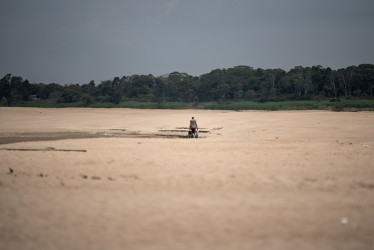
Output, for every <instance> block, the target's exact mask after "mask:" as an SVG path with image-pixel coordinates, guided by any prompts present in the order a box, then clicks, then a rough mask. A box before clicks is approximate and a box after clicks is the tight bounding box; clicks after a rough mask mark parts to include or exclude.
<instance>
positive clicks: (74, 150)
mask: <svg viewBox="0 0 374 250" xmlns="http://www.w3.org/2000/svg"><path fill="white" fill-rule="evenodd" d="M0 150H8V151H59V152H83V153H85V152H87V150H85V149H57V148H53V147H48V148H0Z"/></svg>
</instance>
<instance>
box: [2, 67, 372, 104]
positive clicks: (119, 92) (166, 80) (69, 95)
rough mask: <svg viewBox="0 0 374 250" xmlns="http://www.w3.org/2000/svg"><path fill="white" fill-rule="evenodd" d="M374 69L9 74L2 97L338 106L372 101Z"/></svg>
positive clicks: (12, 101) (12, 99)
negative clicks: (108, 76)
mask: <svg viewBox="0 0 374 250" xmlns="http://www.w3.org/2000/svg"><path fill="white" fill-rule="evenodd" d="M373 97H374V65H373V64H361V65H358V66H350V67H347V68H342V69H338V70H332V69H331V68H329V67H327V68H324V67H322V66H313V67H302V66H297V67H294V68H293V69H291V70H289V71H288V72H286V71H284V70H282V69H261V68H257V69H254V68H252V67H249V66H236V67H233V68H228V69H215V70H213V71H211V72H210V73H206V74H203V75H201V76H198V77H197V76H192V75H189V74H187V73H180V72H173V73H171V74H168V75H163V76H158V77H155V76H153V75H151V74H149V75H132V76H123V77H121V78H120V77H114V78H113V80H105V81H101V82H100V84H98V85H96V84H95V82H94V81H90V82H89V83H85V84H68V85H61V84H57V83H49V84H44V83H30V82H29V81H28V80H24V79H23V78H22V77H21V76H12V75H11V74H6V75H5V76H4V77H3V78H1V80H0V98H2V101H3V103H6V104H7V105H9V106H11V105H13V104H16V103H20V102H27V101H31V100H34V101H35V100H48V101H51V102H61V103H73V102H83V103H84V104H85V105H87V106H89V105H90V104H93V103H97V102H112V103H120V102H124V101H127V100H136V101H139V102H195V103H198V102H209V101H218V102H220V101H231V100H235V101H236V100H237V101H240V100H251V101H257V102H267V101H290V100H326V99H330V100H333V101H338V100H339V99H340V98H347V99H348V98H352V99H373Z"/></svg>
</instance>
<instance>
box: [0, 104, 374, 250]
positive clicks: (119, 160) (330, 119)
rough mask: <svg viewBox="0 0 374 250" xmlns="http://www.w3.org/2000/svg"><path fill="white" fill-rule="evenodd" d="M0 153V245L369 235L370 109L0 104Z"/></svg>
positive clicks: (259, 245)
mask: <svg viewBox="0 0 374 250" xmlns="http://www.w3.org/2000/svg"><path fill="white" fill-rule="evenodd" d="M191 116H195V118H196V119H197V122H198V125H199V127H200V131H201V132H200V134H199V135H200V138H199V139H188V138H185V137H186V135H187V132H186V131H185V129H186V127H187V126H188V124H189V119H190V118H191ZM0 159H1V161H0V249H4V250H5V249H7V250H11V249H152V250H159V249H186V250H187V249H188V250H191V249H298V250H299V249H311V250H312V249H313V250H314V249H339V250H341V249H373V246H374V112H356V113H343V112H342V113H335V112H325V111H305V112H304V111H297V112H296V111H290V112H255V111H250V112H231V111H204V110H134V109H79V108H77V109H38V108H0Z"/></svg>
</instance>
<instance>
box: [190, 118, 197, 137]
mask: <svg viewBox="0 0 374 250" xmlns="http://www.w3.org/2000/svg"><path fill="white" fill-rule="evenodd" d="M190 130H191V131H192V134H193V137H194V138H195V137H196V131H197V130H198V127H197V122H196V120H195V118H194V117H192V119H191V120H190Z"/></svg>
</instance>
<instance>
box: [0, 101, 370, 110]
mask: <svg viewBox="0 0 374 250" xmlns="http://www.w3.org/2000/svg"><path fill="white" fill-rule="evenodd" d="M1 106H2V107H6V105H5V103H3V104H2V105H1ZM12 107H37V108H72V107H79V108H82V107H87V108H136V109H206V110H237V111H239V110H265V111H266V110H267V111H277V110H329V111H347V112H357V111H374V100H348V99H346V100H339V101H331V100H330V101H328V100H324V101H280V102H252V101H221V102H199V103H197V102H195V103H186V102H139V101H126V102H120V103H118V104H115V103H104V102H103V103H93V104H89V105H85V104H84V103H83V102H72V103H58V102H50V101H27V102H22V103H14V104H13V105H12Z"/></svg>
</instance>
